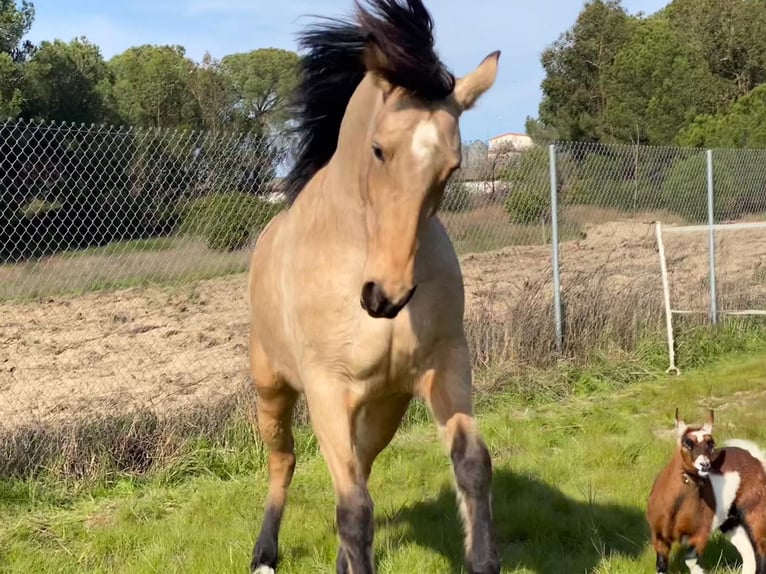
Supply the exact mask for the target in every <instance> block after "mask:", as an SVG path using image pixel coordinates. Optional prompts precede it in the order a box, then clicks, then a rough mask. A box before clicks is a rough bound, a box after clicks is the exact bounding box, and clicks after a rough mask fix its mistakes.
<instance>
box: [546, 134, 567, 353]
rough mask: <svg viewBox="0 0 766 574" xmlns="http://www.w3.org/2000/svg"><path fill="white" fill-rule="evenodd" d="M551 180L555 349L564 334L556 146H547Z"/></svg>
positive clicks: (560, 346)
mask: <svg viewBox="0 0 766 574" xmlns="http://www.w3.org/2000/svg"><path fill="white" fill-rule="evenodd" d="M548 158H549V167H550V182H551V257H552V266H553V312H554V313H555V317H556V350H557V351H558V352H559V353H561V352H562V351H563V349H564V334H563V329H562V326H561V323H562V320H561V277H560V275H559V272H560V267H559V213H558V212H559V208H558V178H557V176H556V146H555V144H551V145H549V146H548Z"/></svg>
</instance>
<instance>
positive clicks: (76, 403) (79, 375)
mask: <svg viewBox="0 0 766 574" xmlns="http://www.w3.org/2000/svg"><path fill="white" fill-rule="evenodd" d="M586 232H587V236H586V238H585V239H582V240H577V241H569V242H566V243H564V244H562V246H561V262H562V282H563V285H564V288H565V289H566V287H567V285H568V284H570V283H572V282H575V281H581V280H582V278H583V277H587V276H593V275H594V274H597V273H602V274H603V275H604V277H605V279H606V284H607V285H608V286H609V288H610V289H615V290H616V291H615V292H617V291H619V290H624V289H629V288H631V285H632V284H635V282H636V281H637V280H640V279H647V278H648V279H649V283H650V284H651V285H654V286H655V287H654V288H653V289H652V292H651V293H647V294H646V297H647V298H648V297H661V280H660V272H659V259H658V255H657V250H656V238H655V229H654V226H653V225H652V224H651V223H650V222H637V221H635V220H632V221H629V222H628V221H625V222H614V223H608V224H602V225H597V226H591V227H588V228H587V229H586ZM665 241H666V254H667V258H668V267H669V271H670V274H671V289H672V292H673V295H672V296H673V306H674V308H681V309H697V310H701V311H703V312H704V311H705V310H706V309H708V305H709V303H708V299H707V295H706V293H707V291H706V290H707V288H708V287H707V285H708V283H707V281H708V280H707V276H708V267H707V262H708V256H707V234H706V233H695V234H673V235H670V234H668V235H666V236H665ZM717 246H718V249H717V256H718V265H719V273H718V281H719V288H720V290H721V292H722V299H723V301H724V302H725V303H726V305H729V307H728V308H732V306H735V305H746V306H749V307H750V308H760V309H766V230H758V231H735V232H727V233H719V234H718V241H717ZM462 265H463V272H464V276H465V283H466V295H467V304H468V313H470V312H471V309H472V308H474V307H476V306H477V305H486V304H487V303H490V304H494V303H498V304H502V303H503V302H507V301H512V300H513V298H514V297H516V296H518V294H519V293H520V290H522V289H524V288H525V285H526V286H527V287H528V286H529V285H530V284H533V283H535V282H540V281H547V280H549V279H550V276H551V252H550V247H549V246H542V245H541V246H515V247H507V248H503V249H499V250H496V251H489V252H485V253H479V254H469V255H465V256H463V257H462ZM245 280H246V278H245V275H243V274H238V275H232V276H229V277H224V278H217V279H211V280H202V281H198V282H195V283H192V284H189V285H186V286H183V287H172V288H159V287H157V288H138V287H137V288H129V289H124V290H119V291H105V292H100V293H91V294H88V295H84V296H77V297H64V296H55V297H51V298H47V299H43V300H41V301H35V302H24V303H4V304H0V426H12V425H15V424H18V423H20V422H24V421H28V420H40V419H43V420H54V419H59V418H66V419H68V418H72V417H75V416H78V415H86V414H88V413H91V412H93V411H98V412H100V413H104V412H118V411H122V410H126V409H130V408H131V407H144V408H146V407H148V408H156V409H168V408H175V407H182V406H184V405H187V404H190V403H196V402H204V401H210V400H214V399H215V398H216V396H222V395H228V394H230V393H231V392H232V391H233V390H235V389H236V388H237V387H238V386H239V385H241V384H243V383H246V382H247V379H248V375H247V316H246V309H247V304H246V300H245ZM644 284H646V281H644Z"/></svg>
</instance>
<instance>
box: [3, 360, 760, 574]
mask: <svg viewBox="0 0 766 574" xmlns="http://www.w3.org/2000/svg"><path fill="white" fill-rule="evenodd" d="M764 385H766V354H765V353H764V348H761V349H760V351H759V352H758V353H756V354H753V353H751V354H739V355H737V354H734V355H731V356H730V357H728V358H727V359H725V360H724V361H723V362H720V363H718V364H716V365H714V366H712V367H710V366H709V367H708V368H706V369H704V370H690V371H688V372H686V373H685V374H684V375H682V376H681V377H680V378H665V377H648V376H647V377H644V378H643V379H642V380H640V381H638V382H636V383H634V384H632V385H630V386H629V387H620V386H619V385H616V384H615V385H608V386H607V388H604V389H603V390H601V391H598V392H593V393H587V394H582V395H578V394H575V395H573V396H571V397H570V398H568V399H566V400H557V401H538V402H536V403H532V402H528V401H523V400H520V399H519V398H518V397H517V396H514V395H510V394H500V395H498V396H493V397H491V398H490V399H489V400H484V401H482V407H481V408H480V413H479V420H480V426H481V429H482V432H483V433H484V436H485V437H486V440H487V442H488V446H489V448H490V451H491V454H492V457H493V460H494V468H495V479H494V483H493V493H494V494H493V495H494V509H495V515H496V523H497V537H498V542H499V545H500V548H501V550H502V555H503V565H504V566H503V572H516V573H528V574H554V573H559V572H589V573H595V574H598V573H609V574H632V573H636V574H638V573H643V572H649V571H653V570H652V569H653V565H654V562H653V556H652V553H651V550H650V548H649V545H648V531H647V528H646V527H645V522H644V516H643V512H644V503H645V499H646V495H647V493H648V491H649V488H650V486H651V482H652V480H653V477H654V475H655V473H656V472H657V471H658V470H659V469H660V468H661V466H662V465H663V464H664V462H665V461H666V460H667V457H668V456H669V455H670V452H671V449H672V447H673V443H672V438H671V436H670V430H671V429H672V425H673V408H674V407H675V406H676V405H677V406H679V407H680V408H681V411H682V413H683V414H685V415H686V416H687V420H695V419H698V418H700V417H701V416H703V413H704V409H705V408H708V407H712V408H715V409H716V414H717V417H716V423H717V424H716V429H715V430H716V435H717V438H718V440H719V441H722V440H724V439H726V438H730V437H735V436H736V437H746V438H750V439H754V440H757V441H760V442H761V444H764V443H766V430H764V427H763V424H762V417H761V415H760V414H759V413H761V412H763V409H764V408H766V393H765V392H764V390H763V389H764V388H766V386H764ZM298 452H299V455H298V466H297V470H296V474H295V478H294V481H293V485H292V488H291V494H290V501H289V505H288V510H287V513H286V517H285V522H284V526H283V528H284V529H283V535H282V537H281V544H282V557H283V558H282V568H281V569H280V572H282V573H284V574H289V573H299V572H327V573H329V572H334V556H335V548H336V546H335V544H336V542H335V533H334V530H333V523H334V521H333V516H334V513H333V498H332V490H331V487H330V478H329V474H328V472H327V470H326V467H325V465H324V462H323V460H322V459H321V457H320V455H319V453H318V452H317V447H316V444H315V443H314V442H313V441H312V440H311V437H310V434H308V433H307V432H306V431H305V429H302V430H300V431H299V433H298ZM263 460H264V459H263V453H262V452H261V451H260V450H259V449H258V447H257V445H256V444H254V443H253V444H252V445H251V446H250V447H245V446H240V447H239V448H236V447H230V448H228V449H227V448H214V449H210V448H207V449H205V448H201V449H200V450H199V451H197V452H196V453H194V455H193V456H190V457H186V458H185V459H183V460H179V461H178V464H177V465H176V466H171V467H169V468H168V469H166V470H165V471H163V472H160V473H157V474H155V475H154V476H152V477H150V478H145V479H142V480H138V479H134V478H131V477H129V476H126V477H124V478H122V479H120V480H117V481H115V482H114V483H113V484H111V485H110V486H108V487H104V486H90V487H89V486H81V487H79V488H72V487H69V488H67V487H65V486H62V485H61V484H60V483H55V484H46V483H45V482H26V481H16V482H13V481H11V482H4V483H0V489H1V492H2V494H0V499H2V500H3V503H2V504H1V505H0V564H2V571H3V572H9V573H11V572H19V573H21V572H24V573H26V572H58V573H62V574H65V573H75V572H92V573H107V572H108V573H117V572H130V573H144V572H145V573H149V572H167V573H173V572H184V573H185V574H190V573H197V572H199V573H203V572H204V573H209V572H217V573H225V572H231V573H238V572H244V571H245V569H246V566H247V563H248V560H249V555H250V550H251V545H252V543H253V540H254V536H255V532H256V529H257V525H258V524H259V520H260V517H261V515H262V510H261V504H262V501H263V496H264V493H265V488H266V477H265V471H264V466H263ZM450 485H451V482H450V467H449V463H448V459H447V458H446V457H445V455H444V454H443V451H442V447H441V446H440V444H439V443H438V441H437V438H436V432H435V429H434V428H433V426H432V424H431V423H430V422H429V421H428V419H427V417H426V416H425V415H424V413H423V412H422V411H421V409H420V408H419V406H415V407H414V408H413V409H412V412H411V414H410V417H409V421H408V423H407V425H406V427H405V428H404V429H403V430H402V431H400V433H399V434H398V435H397V436H396V437H395V439H394V441H393V443H392V444H391V446H390V447H389V448H388V449H387V450H386V451H384V453H383V454H382V455H381V457H380V458H379V459H378V462H377V463H376V467H375V469H374V470H373V476H372V480H371V485H370V488H371V492H372V495H373V498H374V500H375V501H376V512H375V516H376V539H375V555H376V561H377V564H378V569H379V572H381V574H386V573H393V572H412V571H418V572H423V573H437V572H438V573H441V572H460V571H461V570H460V568H461V554H460V552H461V536H460V534H459V522H458V519H457V514H456V505H455V502H454V497H453V495H452V492H451V490H450V488H451V486H450ZM701 564H702V566H703V567H705V568H706V569H710V570H708V571H710V572H714V573H719V574H723V573H724V572H733V571H734V570H731V569H730V568H734V567H736V566H737V564H738V558H737V556H736V553H734V552H733V549H732V547H730V546H728V544H726V543H723V542H721V541H720V540H718V539H716V540H714V541H713V542H712V543H711V545H710V546H709V547H708V551H707V552H706V554H705V555H704V557H703V559H702V561H701ZM684 568H685V567H684V566H683V560H682V557H681V556H676V560H675V565H674V569H673V570H672V572H676V573H680V572H684V571H685V569H684Z"/></svg>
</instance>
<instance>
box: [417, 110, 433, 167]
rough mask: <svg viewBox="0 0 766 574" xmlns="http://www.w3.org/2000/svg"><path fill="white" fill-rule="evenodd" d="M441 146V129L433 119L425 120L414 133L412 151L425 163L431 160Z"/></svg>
mask: <svg viewBox="0 0 766 574" xmlns="http://www.w3.org/2000/svg"><path fill="white" fill-rule="evenodd" d="M438 148H439V129H438V128H437V127H436V123H435V122H433V121H432V120H423V121H422V122H420V123H419V124H418V125H417V127H416V128H415V133H414V134H412V153H413V154H414V155H415V157H416V158H418V159H419V160H420V161H421V162H423V163H424V164H425V163H427V162H429V161H431V160H432V159H433V157H434V154H435V153H436V151H437V149H438Z"/></svg>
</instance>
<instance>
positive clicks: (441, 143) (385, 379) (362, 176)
mask: <svg viewBox="0 0 766 574" xmlns="http://www.w3.org/2000/svg"><path fill="white" fill-rule="evenodd" d="M366 4H367V5H366V6H363V5H362V4H361V3H360V2H358V1H357V2H356V4H355V12H354V15H353V16H354V17H353V18H349V19H348V20H343V19H334V18H333V19H331V18H327V19H323V21H322V22H321V23H315V24H314V25H313V26H311V27H309V28H307V29H305V30H304V31H302V32H301V33H300V35H299V37H298V39H299V46H300V47H302V48H303V49H305V51H306V53H305V55H304V56H302V60H301V61H302V64H301V80H300V84H299V86H298V88H297V90H296V94H295V100H294V104H295V110H296V118H297V122H298V128H297V135H298V138H297V140H298V145H297V148H296V149H297V153H296V156H295V158H296V159H295V162H294V166H293V167H292V169H291V171H290V173H289V174H288V175H287V177H286V178H285V184H286V187H285V189H286V193H287V196H288V202H287V203H288V205H287V208H286V209H284V210H283V211H281V212H280V213H278V214H277V215H276V216H275V217H274V218H273V219H272V220H271V222H269V224H268V225H267V226H266V227H265V228H264V229H263V230H262V232H261V234H260V236H259V237H258V239H257V240H256V245H255V248H254V250H253V253H252V254H251V261H250V272H249V276H248V295H249V306H250V323H251V327H250V369H251V376H252V379H253V384H254V386H255V392H256V397H257V407H256V415H257V420H258V431H259V434H260V436H261V437H262V440H263V442H264V443H265V445H266V448H267V450H268V473H269V487H268V494H267V496H266V502H265V512H264V517H263V522H262V524H261V530H260V533H259V535H258V538H257V541H256V543H255V546H254V548H253V556H252V563H251V571H252V572H257V573H259V574H260V573H269V572H274V571H275V570H276V568H277V560H278V538H279V530H280V524H281V521H282V516H283V512H284V509H285V503H286V499H287V491H288V488H289V485H290V483H291V481H292V477H293V472H294V469H295V462H296V459H295V451H294V442H293V434H292V429H291V421H292V414H293V408H294V406H295V404H296V400H297V398H298V396H299V394H300V393H302V394H303V395H304V396H305V399H306V404H307V406H308V410H309V416H310V420H311V425H312V429H313V432H314V434H315V436H316V438H317V440H318V443H319V446H320V449H321V452H322V455H323V456H324V458H325V460H326V463H327V466H328V468H329V471H330V474H331V476H332V482H333V488H334V493H335V509H336V516H335V519H336V523H337V529H338V537H339V549H338V553H337V561H336V568H337V571H338V572H343V573H345V572H351V573H353V574H368V573H369V574H372V573H373V572H374V571H375V564H374V560H373V551H372V544H373V502H372V499H371V497H370V494H369V491H368V489H367V481H368V479H369V476H370V472H371V470H372V466H373V461H374V460H375V458H376V456H377V455H378V454H379V453H380V452H381V451H382V450H383V449H384V448H385V447H386V446H387V445H388V444H389V442H390V441H391V439H392V438H393V436H394V434H395V432H396V430H397V429H398V427H399V425H400V424H401V420H402V417H403V416H404V414H405V411H406V410H407V408H408V405H409V403H410V401H411V400H413V399H418V400H423V401H424V402H425V404H426V405H427V406H428V408H429V409H430V412H431V413H432V415H433V417H434V419H435V422H436V424H437V426H438V431H439V435H440V437H441V440H442V442H443V443H444V445H445V448H446V450H447V452H448V454H449V456H450V458H451V461H452V467H453V474H454V482H455V484H454V488H455V490H456V495H457V500H458V507H459V511H460V515H461V518H462V522H463V531H464V535H465V548H464V552H465V559H466V564H467V566H468V569H469V570H470V572H472V573H496V572H499V571H500V559H499V556H498V552H497V550H496V547H495V542H494V529H493V518H492V508H491V506H492V501H491V481H492V462H491V459H490V455H489V452H488V450H487V447H486V445H485V442H484V440H483V439H482V437H481V435H480V433H479V431H478V430H477V425H476V421H475V418H474V414H473V404H472V372H471V362H470V355H469V349H468V345H467V341H466V336H465V332H464V325H463V314H464V305H465V301H464V287H463V279H462V274H461V270H460V266H459V262H458V259H457V256H456V253H455V250H454V248H453V246H452V243H451V241H450V239H449V237H448V235H447V233H446V231H445V228H444V227H443V225H442V223H441V222H440V221H439V219H438V217H437V210H438V208H439V205H440V203H441V201H442V196H443V194H444V189H445V186H446V183H447V181H448V179H449V178H450V176H451V175H452V174H453V173H454V171H455V170H456V169H457V168H458V167H459V166H460V162H461V140H460V128H459V119H460V117H461V114H462V113H463V112H464V111H466V110H468V109H470V108H471V107H472V106H474V104H475V102H476V101H477V99H478V98H479V97H480V96H481V95H482V94H483V93H484V92H486V91H487V90H488V89H489V88H490V87H491V86H492V85H493V84H494V82H495V78H496V75H497V68H498V60H499V57H500V52H499V51H495V52H492V53H491V54H489V55H488V56H487V57H486V58H484V60H483V61H482V62H481V63H480V64H479V65H478V66H477V67H476V68H475V69H474V70H473V71H471V72H470V73H469V74H467V75H465V76H462V77H456V76H454V75H453V74H452V73H451V72H450V71H448V69H447V68H446V67H445V65H444V64H443V63H442V62H441V60H440V59H439V57H438V56H437V54H436V52H435V49H434V39H433V20H432V17H431V15H430V13H429V12H428V11H427V9H426V8H425V6H424V5H423V4H422V2H421V0H368V2H367V3H366Z"/></svg>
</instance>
